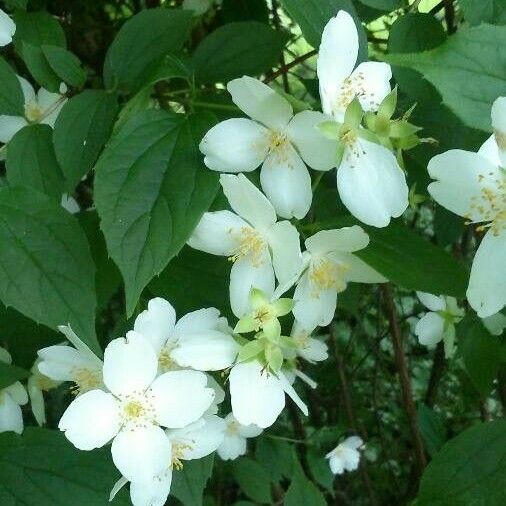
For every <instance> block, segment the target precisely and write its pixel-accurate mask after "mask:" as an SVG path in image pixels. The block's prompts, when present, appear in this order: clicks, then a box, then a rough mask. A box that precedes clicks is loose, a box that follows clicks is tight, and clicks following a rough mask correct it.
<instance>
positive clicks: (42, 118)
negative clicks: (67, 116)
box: [0, 76, 67, 143]
mask: <svg viewBox="0 0 506 506" xmlns="http://www.w3.org/2000/svg"><path fill="white" fill-rule="evenodd" d="M18 79H19V82H20V84H21V88H22V90H23V95H24V98H25V114H24V116H6V115H0V142H3V143H7V142H9V141H10V140H11V139H12V137H14V134H15V133H16V132H18V131H19V130H21V129H22V128H23V127H24V126H26V125H29V124H32V123H43V124H45V125H49V126H51V127H54V124H55V121H56V118H57V117H58V114H60V111H61V108H62V107H63V105H64V104H65V102H66V101H67V98H66V97H65V93H66V91H67V86H65V84H63V83H62V85H61V87H60V93H51V92H49V91H47V90H45V89H44V88H40V89H39V91H38V92H37V94H35V90H34V89H33V86H32V85H31V84H30V83H29V82H28V81H27V80H26V79H25V78H23V77H20V76H18Z"/></svg>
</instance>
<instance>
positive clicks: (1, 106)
mask: <svg viewBox="0 0 506 506" xmlns="http://www.w3.org/2000/svg"><path fill="white" fill-rule="evenodd" d="M0 82H1V83H2V86H0V114H1V115H7V116H23V115H24V114H25V99H24V97H23V90H22V89H21V84H20V83H19V80H18V78H17V77H16V74H15V72H14V70H12V68H11V66H10V65H9V64H8V63H7V62H6V61H5V60H4V59H3V58H1V57H0Z"/></svg>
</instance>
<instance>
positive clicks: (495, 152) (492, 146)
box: [478, 134, 501, 167]
mask: <svg viewBox="0 0 506 506" xmlns="http://www.w3.org/2000/svg"><path fill="white" fill-rule="evenodd" d="M478 154H479V155H481V156H483V157H484V158H486V159H487V160H488V161H489V162H490V163H491V164H492V165H495V166H496V167H499V166H500V165H501V159H500V158H499V147H498V146H497V142H496V141H495V137H494V134H492V135H491V136H490V137H489V138H488V139H487V140H486V141H485V142H484V143H483V144H482V145H481V147H480V149H479V150H478Z"/></svg>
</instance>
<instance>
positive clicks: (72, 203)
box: [61, 193, 81, 214]
mask: <svg viewBox="0 0 506 506" xmlns="http://www.w3.org/2000/svg"><path fill="white" fill-rule="evenodd" d="M61 206H62V207H63V209H65V211H68V212H69V213H70V214H77V213H78V212H79V211H80V210H81V208H80V207H79V204H78V203H77V200H76V199H75V198H74V197H72V195H69V194H68V193H64V194H63V195H62V196H61Z"/></svg>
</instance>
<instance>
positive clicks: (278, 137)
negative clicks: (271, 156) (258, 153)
mask: <svg viewBox="0 0 506 506" xmlns="http://www.w3.org/2000/svg"><path fill="white" fill-rule="evenodd" d="M267 142H268V146H269V151H270V152H272V151H276V150H279V149H282V148H284V147H285V146H286V144H287V136H286V134H285V133H284V132H279V131H277V130H269V134H268V138H267Z"/></svg>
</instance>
